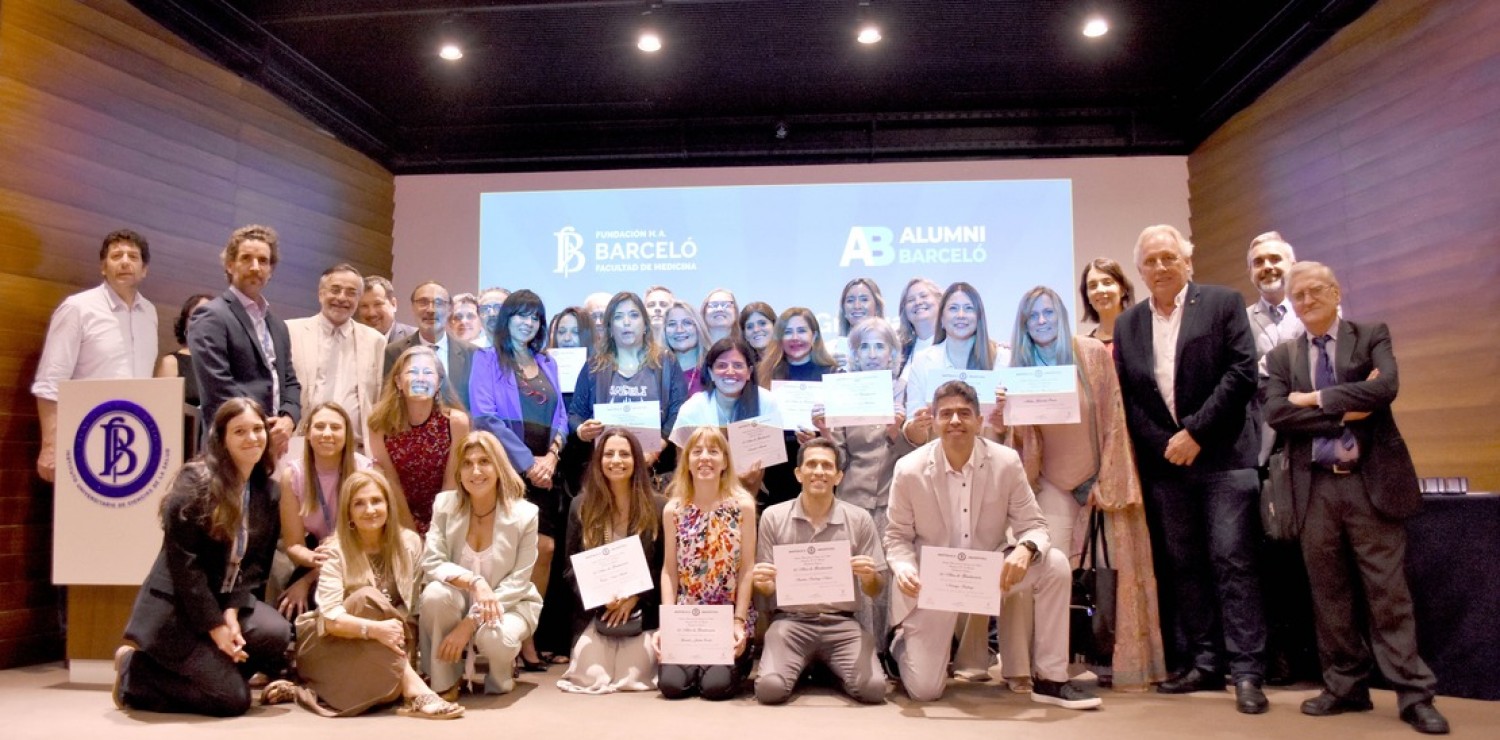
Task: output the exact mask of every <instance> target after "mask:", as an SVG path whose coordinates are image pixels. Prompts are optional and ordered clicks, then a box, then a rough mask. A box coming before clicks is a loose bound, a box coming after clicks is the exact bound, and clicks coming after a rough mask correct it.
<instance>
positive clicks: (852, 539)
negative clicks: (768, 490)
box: [752, 439, 886, 704]
mask: <svg viewBox="0 0 1500 740" xmlns="http://www.w3.org/2000/svg"><path fill="white" fill-rule="evenodd" d="M795 473H796V475H797V480H798V481H800V482H801V483H802V493H801V495H799V496H798V497H797V498H795V499H792V500H791V501H786V502H783V503H780V504H776V505H775V506H772V507H770V508H768V509H766V512H765V514H762V515H761V519H760V537H759V542H758V543H757V544H756V547H755V556H756V560H757V561H758V562H756V564H755V572H754V574H753V576H752V579H753V582H754V584H755V590H756V591H757V592H759V593H760V594H762V595H764V596H768V597H771V598H773V599H776V600H777V603H776V605H775V610H774V612H773V614H772V616H771V626H770V628H769V629H767V630H766V641H765V648H764V649H763V650H762V652H761V657H760V677H759V678H757V679H756V680H755V698H756V700H757V701H759V702H760V703H762V704H780V703H782V702H785V701H786V700H787V699H789V698H791V696H792V689H794V688H795V687H796V685H797V678H798V677H799V676H800V675H801V674H802V672H803V670H804V669H806V668H808V667H809V664H810V663H811V662H813V661H817V662H821V663H822V664H823V665H825V666H827V667H828V669H829V671H830V672H832V673H833V675H834V676H835V677H836V678H837V680H838V682H839V685H840V686H841V687H842V688H843V690H844V692H845V693H847V694H849V695H850V696H852V697H854V698H855V699H857V700H859V701H861V702H865V703H867V704H879V703H881V702H883V701H885V672H884V671H882V670H881V669H880V662H879V660H878V658H877V647H876V642H875V639H874V638H873V637H872V636H871V635H870V631H869V630H868V629H866V628H865V627H864V626H862V625H860V623H859V622H857V621H855V619H854V615H855V613H856V612H857V611H858V604H857V603H856V601H855V600H856V599H859V598H861V597H863V598H872V597H875V596H878V595H880V590H881V589H882V588H885V573H886V567H885V556H884V555H883V554H882V553H881V550H880V533H879V532H877V531H876V529H875V522H874V520H872V519H871V518H870V515H869V513H868V512H866V511H865V510H864V509H861V508H859V507H858V506H854V505H852V504H849V503H847V502H844V501H839V500H838V499H836V498H834V496H833V492H834V488H835V487H836V486H838V484H839V481H840V480H842V479H843V477H844V474H843V473H842V472H841V471H840V465H839V453H838V448H837V447H835V446H834V445H833V443H832V442H829V441H828V440H825V439H814V440H812V441H810V442H808V443H807V444H806V445H804V446H803V447H802V449H801V451H800V452H798V453H797V467H796V469H795ZM827 542H848V543H849V553H850V558H849V565H850V569H851V570H852V571H853V574H854V575H853V579H852V580H853V581H854V582H855V584H857V586H858V588H857V590H856V592H855V593H853V594H852V598H851V599H850V600H848V601H837V602H832V603H817V604H807V603H801V602H800V601H799V602H798V603H796V604H788V603H782V602H783V601H792V600H793V599H792V598H790V597H789V596H783V597H781V598H778V597H777V594H776V546H777V545H816V544H818V543H827ZM783 567H788V566H787V564H785V563H783ZM859 592H862V593H859Z"/></svg>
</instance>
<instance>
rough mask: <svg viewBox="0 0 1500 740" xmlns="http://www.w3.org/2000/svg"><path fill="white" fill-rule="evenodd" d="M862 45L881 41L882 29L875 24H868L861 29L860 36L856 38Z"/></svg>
mask: <svg viewBox="0 0 1500 740" xmlns="http://www.w3.org/2000/svg"><path fill="white" fill-rule="evenodd" d="M855 38H856V39H858V40H859V43H861V44H873V43H876V42H878V41H880V38H881V36H880V27H879V26H877V25H875V24H874V23H866V24H865V25H864V26H862V27H860V29H859V35H858V36H856V37H855Z"/></svg>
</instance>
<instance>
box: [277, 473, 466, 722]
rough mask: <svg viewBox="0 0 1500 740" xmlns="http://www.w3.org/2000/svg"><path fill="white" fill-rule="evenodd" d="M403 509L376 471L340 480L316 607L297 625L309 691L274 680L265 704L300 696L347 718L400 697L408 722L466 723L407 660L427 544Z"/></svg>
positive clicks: (300, 664)
mask: <svg viewBox="0 0 1500 740" xmlns="http://www.w3.org/2000/svg"><path fill="white" fill-rule="evenodd" d="M399 502H400V498H399V497H398V496H396V494H395V493H394V492H393V491H392V490H391V486H390V484H389V483H388V482H387V481H386V479H385V476H384V475H381V473H380V472H379V471H376V470H361V471H356V472H354V473H351V474H350V475H349V477H348V479H347V480H345V481H344V485H343V487H342V489H341V490H340V492H339V501H338V504H337V510H338V519H337V521H338V524H337V527H336V529H335V534H334V535H333V536H332V537H330V538H329V542H328V545H327V547H326V551H327V558H326V560H325V561H324V563H323V566H322V568H321V569H320V570H319V576H318V608H317V610H316V611H312V612H307V613H306V614H304V615H303V616H302V617H299V618H298V619H297V674H298V676H299V678H300V679H301V680H302V682H303V686H301V687H298V686H295V685H293V684H292V683H291V682H290V681H286V680H278V681H272V682H271V683H270V684H268V685H267V686H266V689H265V691H264V692H263V693H262V694H261V703H263V704H276V703H279V702H282V701H287V700H290V699H293V698H295V699H296V700H297V702H298V703H299V704H301V705H302V706H303V707H306V708H307V709H308V710H310V711H312V712H315V713H317V714H321V715H324V716H339V717H348V716H353V715H356V714H360V713H362V712H365V711H366V710H369V709H371V708H373V707H376V706H380V705H382V704H388V703H390V702H393V701H396V700H397V699H402V698H404V699H405V704H404V705H403V706H402V707H401V709H400V713H401V714H402V715H405V716H409V717H419V718H422V719H454V718H457V717H460V716H463V713H464V708H463V707H461V706H459V705H457V704H454V703H452V702H449V701H444V700H443V699H442V698H441V697H439V696H438V695H437V694H436V693H434V692H433V690H432V689H431V688H430V687H429V686H428V685H427V683H426V682H425V681H423V680H422V677H421V676H419V675H417V672H416V671H415V670H413V669H412V665H411V661H410V660H409V658H408V655H409V652H410V651H411V650H412V649H414V648H415V647H416V640H414V639H413V637H414V633H413V631H412V630H411V625H410V622H409V619H410V617H411V614H412V611H413V610H414V609H415V608H416V606H417V583H418V582H419V580H420V579H421V571H420V569H419V565H420V559H421V556H422V538H421V537H418V536H417V533H416V532H413V531H412V530H411V529H409V528H408V527H406V526H404V525H402V523H401V521H400V520H399V519H398V518H397V511H398V507H399V506H400V503H399Z"/></svg>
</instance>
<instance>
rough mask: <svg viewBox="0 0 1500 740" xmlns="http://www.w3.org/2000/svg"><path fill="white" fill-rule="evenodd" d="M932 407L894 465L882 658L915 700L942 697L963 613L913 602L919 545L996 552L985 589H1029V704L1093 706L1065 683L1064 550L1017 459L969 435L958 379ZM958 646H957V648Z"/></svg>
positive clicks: (969, 407)
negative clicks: (917, 439)
mask: <svg viewBox="0 0 1500 740" xmlns="http://www.w3.org/2000/svg"><path fill="white" fill-rule="evenodd" d="M932 409H933V428H934V430H936V431H938V432H940V434H941V436H940V437H939V439H936V440H933V441H932V442H928V443H927V444H925V445H923V446H921V447H919V448H917V449H916V450H915V451H913V452H911V453H910V454H908V455H906V456H905V457H903V458H901V459H900V460H899V461H897V463H896V470H895V473H894V475H893V477H892V479H891V497H890V507H889V509H888V517H889V524H887V525H886V530H885V551H886V562H887V563H888V564H889V566H890V569H891V576H892V580H893V583H894V584H895V586H896V588H895V589H893V590H892V592H891V624H893V625H895V626H896V627H895V637H894V639H893V640H892V641H891V654H892V656H893V657H894V658H895V663H896V666H897V668H898V669H899V671H900V677H901V683H902V685H903V686H905V688H906V693H907V695H908V696H910V697H911V698H912V699H915V700H917V701H934V700H936V699H938V698H939V697H941V696H942V695H943V687H944V684H945V683H946V682H947V678H948V661H949V654H950V650H951V645H952V641H953V636H954V632H955V627H956V626H957V625H958V620H959V619H960V618H961V617H963V618H967V617H969V615H960V614H958V613H957V612H951V611H939V610H936V609H930V608H924V607H921V606H918V605H917V604H918V601H917V600H918V597H919V595H920V594H921V591H922V579H921V577H920V570H921V569H920V563H921V560H922V558H923V557H924V556H925V555H924V552H923V550H924V548H927V547H939V548H960V549H964V550H988V551H991V552H997V553H998V552H1005V553H1006V554H1005V560H1004V564H1003V566H1002V570H1001V572H1000V582H999V583H996V584H987V586H988V587H993V588H994V589H996V590H997V591H999V592H1000V593H1001V595H1002V598H1004V597H1005V595H1007V594H1009V593H1013V592H1029V593H1030V594H1031V595H1032V599H1033V604H1034V608H1035V610H1036V614H1035V624H1036V633H1035V646H1034V649H1033V652H1032V655H1033V660H1032V666H1033V668H1034V669H1035V673H1036V676H1035V678H1034V679H1033V682H1032V693H1031V699H1032V701H1036V702H1040V703H1044V704H1052V705H1055V706H1060V707H1064V708H1067V709H1092V708H1095V707H1097V706H1099V704H1100V700H1099V698H1098V697H1096V696H1094V695H1092V694H1090V693H1089V692H1088V691H1086V690H1084V689H1083V688H1081V687H1079V686H1076V685H1074V684H1072V683H1070V682H1069V681H1068V603H1069V597H1070V595H1071V577H1070V574H1071V571H1070V569H1069V567H1068V558H1067V556H1066V555H1064V554H1063V553H1062V552H1061V551H1059V550H1056V549H1053V548H1052V547H1051V541H1050V539H1049V537H1048V534H1047V520H1046V518H1045V517H1043V516H1042V509H1041V507H1040V506H1038V505H1037V502H1036V496H1035V495H1033V494H1032V491H1031V486H1030V485H1029V484H1027V482H1026V471H1025V470H1024V469H1023V468H1022V467H1021V458H1020V456H1019V455H1017V454H1016V452H1015V451H1014V450H1012V449H1010V448H1008V447H1004V446H1002V445H999V444H996V443H994V442H991V441H989V440H987V439H983V438H981V437H980V436H979V428H980V426H981V425H982V424H983V417H982V416H981V415H980V411H979V398H978V396H976V395H975V393H974V389H973V388H972V387H970V386H969V385H968V384H967V383H964V382H962V381H949V382H947V383H944V384H942V385H940V386H938V388H937V390H936V391H935V392H934V393H933V401H932ZM1007 530H1009V531H1012V532H1014V534H1015V536H1016V539H1017V544H1016V546H1015V547H1014V548H1009V547H1008V541H1007V538H1006V533H1007ZM964 633H965V635H970V634H974V632H973V631H970V630H964ZM978 634H979V635H983V631H978ZM966 647H968V646H965V645H960V646H959V650H960V653H961V654H962V653H965V652H967V651H966V649H965V648H966ZM986 655H987V653H986Z"/></svg>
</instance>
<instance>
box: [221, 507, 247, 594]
mask: <svg viewBox="0 0 1500 740" xmlns="http://www.w3.org/2000/svg"><path fill="white" fill-rule="evenodd" d="M249 545H250V484H249V483H246V484H245V489H244V491H243V492H242V493H241V494H240V526H239V527H238V528H237V529H236V530H235V533H234V546H233V548H231V549H230V551H229V567H227V568H225V569H224V583H223V585H221V586H220V587H219V592H220V593H229V592H230V591H233V590H234V587H235V585H236V584H237V583H239V580H240V561H242V560H244V559H245V550H246V549H247V548H248V547H249Z"/></svg>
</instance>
